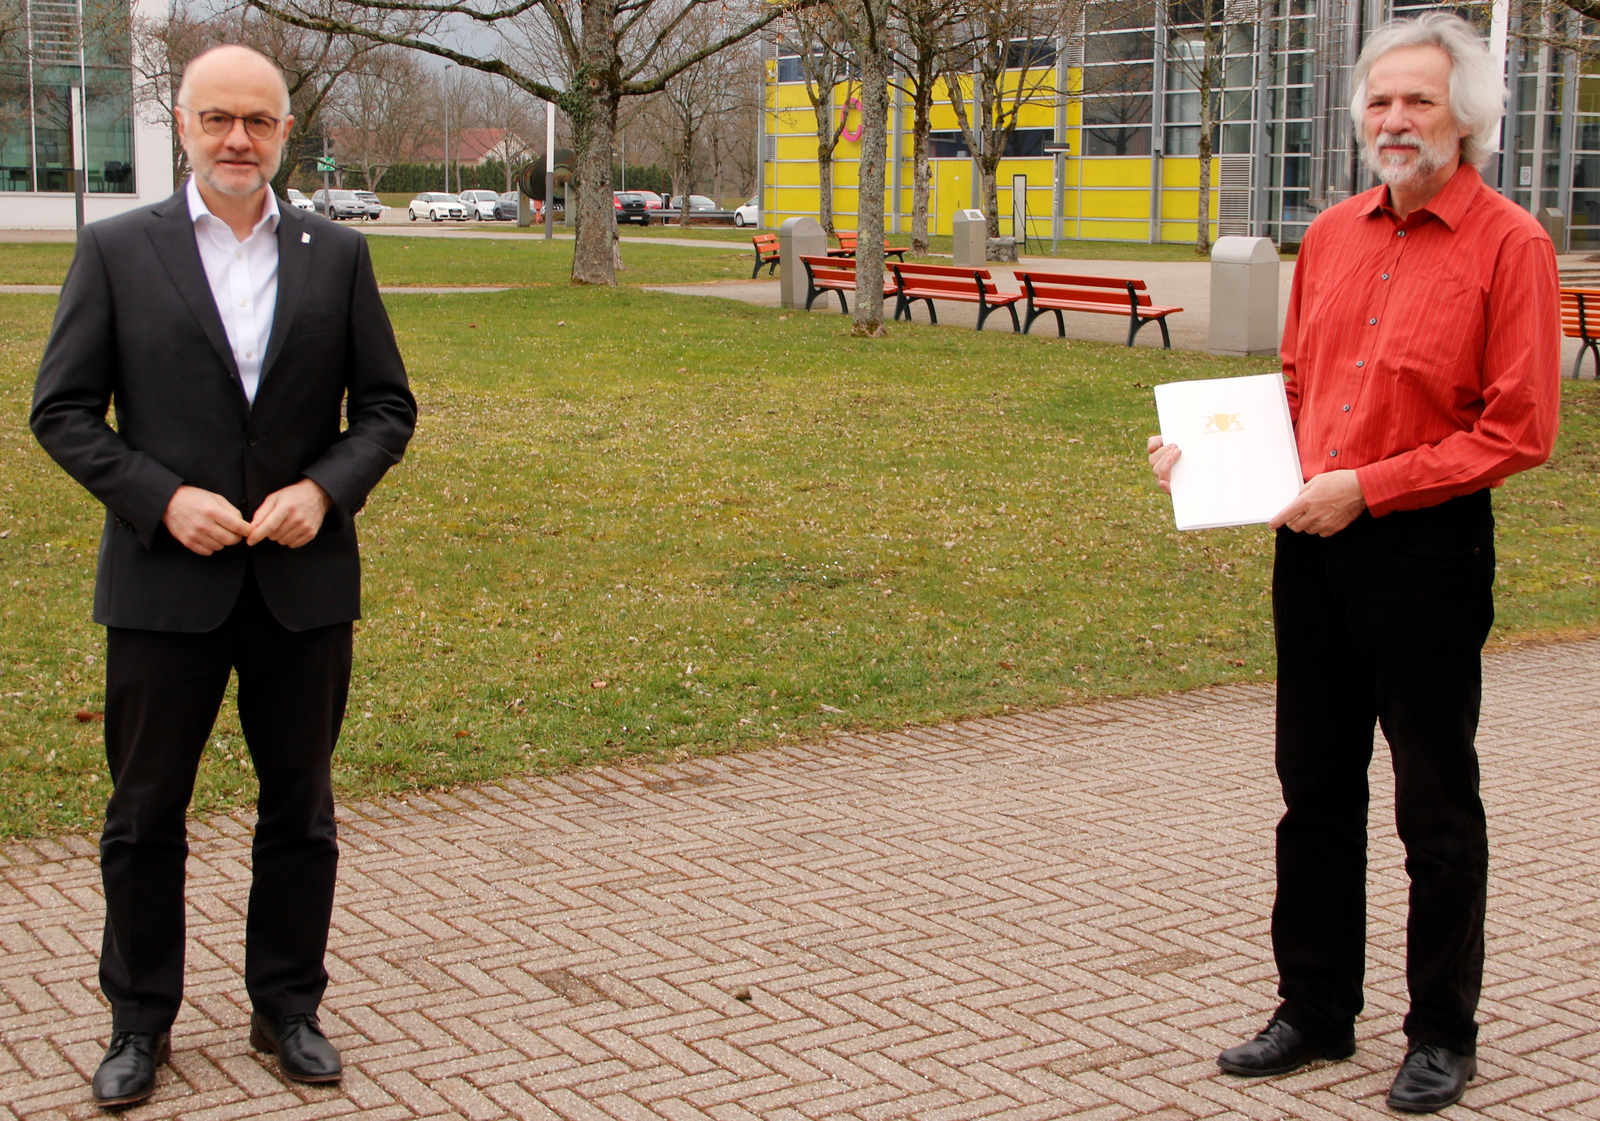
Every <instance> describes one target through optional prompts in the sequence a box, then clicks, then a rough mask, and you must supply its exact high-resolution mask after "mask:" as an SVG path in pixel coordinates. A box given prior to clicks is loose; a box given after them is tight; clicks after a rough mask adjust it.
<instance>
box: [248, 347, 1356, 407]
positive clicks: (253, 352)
mask: <svg viewBox="0 0 1600 1121" xmlns="http://www.w3.org/2000/svg"><path fill="white" fill-rule="evenodd" d="M244 356H245V357H246V358H254V357H255V356H256V352H255V351H253V350H247V351H245V352H244ZM1349 407H1350V406H1349V405H1346V406H1345V408H1347V409H1348V408H1349Z"/></svg>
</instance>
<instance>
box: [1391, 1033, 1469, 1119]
mask: <svg viewBox="0 0 1600 1121" xmlns="http://www.w3.org/2000/svg"><path fill="white" fill-rule="evenodd" d="M1477 1073H1478V1060H1477V1059H1475V1058H1474V1057H1472V1056H1471V1055H1458V1054H1456V1053H1455V1052H1454V1051H1451V1050H1448V1049H1446V1048H1444V1047H1440V1046H1438V1045H1436V1044H1432V1043H1424V1044H1422V1045H1420V1046H1417V1047H1413V1048H1411V1050H1409V1051H1407V1052H1406V1061H1405V1062H1403V1063H1401V1064H1400V1073H1399V1074H1397V1075H1395V1076H1394V1085H1392V1086H1390V1087H1389V1108H1390V1109H1398V1110H1400V1111H1402V1112H1404V1113H1437V1112H1439V1111H1440V1110H1441V1109H1443V1108H1444V1107H1445V1106H1447V1105H1454V1104H1455V1103H1456V1102H1458V1101H1460V1100H1461V1095H1462V1094H1465V1093H1466V1092H1467V1083H1468V1082H1471V1081H1472V1076H1473V1075H1475V1074H1477Z"/></svg>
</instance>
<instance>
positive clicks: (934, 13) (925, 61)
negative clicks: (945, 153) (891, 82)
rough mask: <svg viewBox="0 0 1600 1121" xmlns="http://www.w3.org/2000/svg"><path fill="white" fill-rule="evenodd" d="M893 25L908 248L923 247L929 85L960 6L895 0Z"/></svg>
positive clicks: (956, 29) (959, 24)
mask: <svg viewBox="0 0 1600 1121" xmlns="http://www.w3.org/2000/svg"><path fill="white" fill-rule="evenodd" d="M894 15H895V20H896V23H897V25H898V28H897V32H898V33H897V34H896V35H895V36H894V41H893V50H894V55H895V62H896V65H897V67H898V69H899V70H900V72H901V74H902V75H903V77H902V79H901V82H900V88H901V89H902V91H903V92H904V93H905V94H906V95H907V96H909V97H910V98H911V252H912V253H913V254H914V255H915V256H918V257H922V256H926V255H927V252H928V205H929V198H930V195H931V194H932V191H931V190H930V188H931V185H932V181H933V164H932V160H931V158H930V152H929V146H930V134H931V133H932V131H933V90H934V84H935V83H936V82H937V81H938V79H939V75H940V74H942V73H943V72H944V71H945V69H946V68H947V67H948V66H949V62H950V56H951V55H952V53H954V52H955V51H956V50H957V49H958V46H965V45H966V44H965V42H964V40H962V39H958V36H959V35H960V30H961V29H962V28H963V27H964V26H965V20H964V19H963V13H962V9H961V8H960V7H958V6H956V5H952V4H944V3H940V2H939V0H895V3H894Z"/></svg>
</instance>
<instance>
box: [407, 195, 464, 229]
mask: <svg viewBox="0 0 1600 1121" xmlns="http://www.w3.org/2000/svg"><path fill="white" fill-rule="evenodd" d="M406 209H407V210H409V211H410V212H411V220H412V221H413V222H415V221H416V220H417V219H418V218H426V219H427V220H428V221H430V222H443V221H446V220H449V221H452V222H465V221H466V220H467V204H466V203H464V202H462V201H461V200H460V199H458V198H456V196H455V195H447V194H445V193H444V192H443V191H424V192H423V193H422V194H420V195H418V196H417V197H416V198H414V199H412V200H411V203H410V205H409V206H407V207H406Z"/></svg>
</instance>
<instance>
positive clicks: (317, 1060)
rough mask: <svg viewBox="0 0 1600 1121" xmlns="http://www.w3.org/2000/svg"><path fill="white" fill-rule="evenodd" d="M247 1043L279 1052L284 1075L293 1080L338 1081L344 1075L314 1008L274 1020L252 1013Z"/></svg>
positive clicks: (256, 1047)
mask: <svg viewBox="0 0 1600 1121" xmlns="http://www.w3.org/2000/svg"><path fill="white" fill-rule="evenodd" d="M250 1046H252V1047H254V1048H255V1049H256V1050H257V1051H265V1052H267V1053H268V1054H270V1055H276V1056H278V1065H279V1066H280V1067H282V1068H283V1073H284V1075H285V1077H288V1078H291V1079H293V1080H294V1081H296V1082H337V1081H339V1079H340V1078H342V1077H343V1076H344V1064H343V1063H341V1062H340V1061H339V1051H338V1049H337V1048H335V1047H334V1045H333V1044H331V1043H329V1042H328V1037H327V1036H325V1035H323V1034H322V1025H321V1024H319V1023H317V1014H316V1013H315V1012H300V1013H297V1014H295V1015H292V1016H285V1017H283V1018H282V1019H281V1020H279V1021H278V1022H277V1023H276V1024H274V1023H272V1022H271V1021H269V1020H268V1019H267V1018H266V1017H265V1016H263V1015H262V1014H261V1013H259V1012H253V1013H251V1014H250Z"/></svg>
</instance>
